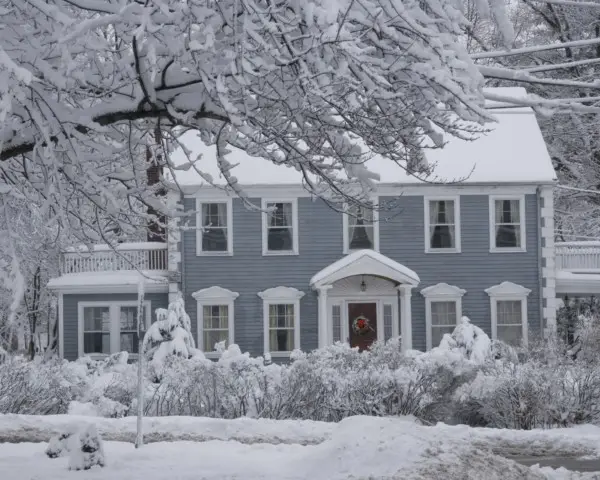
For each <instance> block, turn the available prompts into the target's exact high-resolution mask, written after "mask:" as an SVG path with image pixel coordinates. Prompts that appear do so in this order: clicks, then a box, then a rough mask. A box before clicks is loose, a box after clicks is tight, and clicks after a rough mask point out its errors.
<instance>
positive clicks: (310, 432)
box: [0, 415, 600, 480]
mask: <svg viewBox="0 0 600 480" xmlns="http://www.w3.org/2000/svg"><path fill="white" fill-rule="evenodd" d="M89 423H94V424H95V425H96V426H97V428H98V430H99V432H100V434H101V435H102V437H103V438H104V439H105V440H109V441H106V442H105V447H104V448H105V453H106V460H107V466H106V467H105V468H104V469H98V468H93V469H92V470H90V471H86V472H69V471H68V470H67V464H68V459H67V458H58V459H53V460H51V459H49V458H47V457H46V456H45V454H44V450H45V448H46V444H45V443H44V442H42V443H1V444H0V478H9V479H11V480H13V479H14V480H21V479H22V480H34V479H35V480H42V479H43V480H62V479H63V478H78V479H79V478H81V479H90V480H93V479H97V480H100V479H102V480H104V479H114V478H127V479H130V480H138V479H139V480H142V479H143V480H155V479H162V478H165V479H166V478H169V479H173V478H177V479H178V480H187V479H189V480H192V479H194V480H197V479H206V480H213V479H214V480H216V479H278V480H279V479H281V480H292V479H308V478H310V479H311V480H319V479H323V480H335V479H359V478H364V479H367V478H372V479H415V480H416V479H435V478H444V479H466V478H474V479H475V478H486V479H490V480H492V479H496V478H497V479H505V480H510V479H522V478H530V479H560V480H563V479H579V478H597V477H593V476H590V475H589V474H586V475H585V476H580V475H579V474H574V475H573V474H571V473H570V472H566V471H554V470H552V469H549V468H543V469H540V468H537V467H534V468H531V469H530V468H527V467H524V466H521V465H518V464H516V463H514V462H512V461H510V460H506V459H505V458H503V457H501V456H498V455H494V453H492V452H493V451H506V452H508V453H510V452H513V453H515V452H518V453H520V454H525V453H529V454H536V452H537V454H546V455H547V454H549V453H551V452H562V454H565V452H567V453H569V454H572V455H588V456H590V455H592V456H599V453H600V452H599V451H598V449H599V448H600V428H597V427H592V426H586V427H576V428H569V429H561V430H549V431H542V430H536V431H530V432H525V431H510V430H492V429H478V428H468V427H462V426H460V427H450V426H446V425H442V424H439V425H437V426H434V427H426V426H422V425H419V424H418V423H417V422H415V421H414V420H413V419H411V418H406V417H405V418H377V417H350V418H348V419H346V420H344V421H342V422H340V423H337V424H331V423H320V422H306V421H275V420H250V419H238V420H215V419H205V418H191V417H163V418H148V419H145V427H146V428H145V431H146V432H147V440H148V441H152V442H153V443H149V444H147V445H145V446H144V447H143V448H141V449H139V450H136V449H135V448H134V447H133V445H132V444H131V443H130V441H131V440H132V439H133V434H134V431H135V419H133V418H124V419H104V418H92V417H78V416H67V415H62V416H44V417H36V416H24V415H4V416H2V415H0V436H1V440H2V441H5V442H6V441H8V442H10V441H11V438H10V437H11V435H14V438H13V439H12V441H21V442H41V441H45V440H47V439H48V438H49V437H50V436H51V435H53V434H55V433H56V432H59V431H64V430H65V429H66V428H67V427H70V426H73V425H75V424H77V425H80V426H82V425H85V424H89Z"/></svg>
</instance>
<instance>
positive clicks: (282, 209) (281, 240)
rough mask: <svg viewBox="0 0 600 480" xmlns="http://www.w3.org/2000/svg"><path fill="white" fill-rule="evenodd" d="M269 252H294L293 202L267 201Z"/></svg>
mask: <svg viewBox="0 0 600 480" xmlns="http://www.w3.org/2000/svg"><path fill="white" fill-rule="evenodd" d="M266 210H267V218H266V222H267V224H266V235H267V245H266V247H267V248H266V250H267V252H293V251H294V250H295V246H294V236H295V232H294V208H293V204H292V202H267V203H266Z"/></svg>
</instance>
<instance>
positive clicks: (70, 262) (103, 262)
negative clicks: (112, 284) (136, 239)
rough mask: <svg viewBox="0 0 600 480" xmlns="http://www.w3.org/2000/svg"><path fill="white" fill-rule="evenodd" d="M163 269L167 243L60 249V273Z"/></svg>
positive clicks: (165, 266)
mask: <svg viewBox="0 0 600 480" xmlns="http://www.w3.org/2000/svg"><path fill="white" fill-rule="evenodd" d="M136 269H138V270H167V244H166V243H158V242H147V243H123V244H120V245H118V246H117V248H116V249H112V248H110V247H108V246H107V245H96V246H94V247H93V249H92V250H91V251H90V250H89V249H87V248H74V249H70V250H69V251H66V252H64V253H63V255H62V258H61V273H62V274H67V273H85V272H114V271H120V270H136Z"/></svg>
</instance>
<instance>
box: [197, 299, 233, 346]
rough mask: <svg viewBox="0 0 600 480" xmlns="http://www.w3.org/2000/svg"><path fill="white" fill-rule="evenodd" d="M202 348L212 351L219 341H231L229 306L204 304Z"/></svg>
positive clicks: (226, 342)
mask: <svg viewBox="0 0 600 480" xmlns="http://www.w3.org/2000/svg"><path fill="white" fill-rule="evenodd" d="M203 309H204V311H203V312H202V317H203V325H202V333H203V338H202V340H203V341H202V350H203V351H205V352H212V351H213V350H215V345H216V344H217V343H219V342H225V345H226V346H228V345H227V344H228V343H229V306H228V305H204V306H203Z"/></svg>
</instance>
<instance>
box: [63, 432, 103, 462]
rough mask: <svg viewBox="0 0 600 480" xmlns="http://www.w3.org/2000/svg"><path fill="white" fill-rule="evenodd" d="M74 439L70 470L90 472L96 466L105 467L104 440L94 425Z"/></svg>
mask: <svg viewBox="0 0 600 480" xmlns="http://www.w3.org/2000/svg"><path fill="white" fill-rule="evenodd" d="M72 439H73V443H72V444H71V445H70V448H69V470H89V469H90V468H92V467H94V466H98V467H104V465H105V460H104V449H103V447H102V439H101V438H100V435H98V432H97V431H96V427H95V426H94V425H88V426H87V427H86V428H85V429H84V430H83V431H81V432H79V433H78V434H76V435H74V436H73V437H72Z"/></svg>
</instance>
